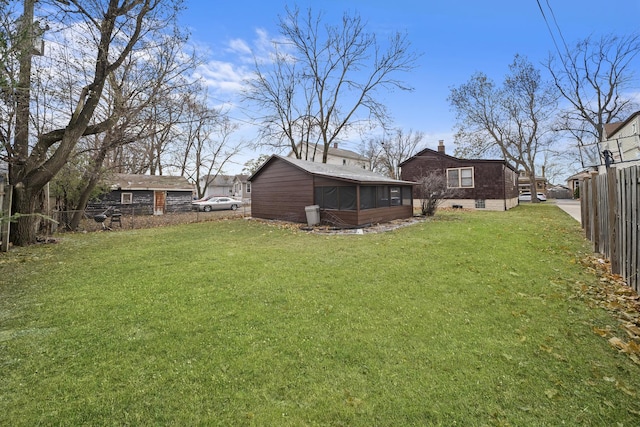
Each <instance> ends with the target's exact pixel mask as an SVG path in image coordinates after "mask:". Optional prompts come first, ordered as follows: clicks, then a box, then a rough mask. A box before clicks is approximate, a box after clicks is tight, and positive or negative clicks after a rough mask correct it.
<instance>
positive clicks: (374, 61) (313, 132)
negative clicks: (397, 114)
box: [246, 8, 417, 163]
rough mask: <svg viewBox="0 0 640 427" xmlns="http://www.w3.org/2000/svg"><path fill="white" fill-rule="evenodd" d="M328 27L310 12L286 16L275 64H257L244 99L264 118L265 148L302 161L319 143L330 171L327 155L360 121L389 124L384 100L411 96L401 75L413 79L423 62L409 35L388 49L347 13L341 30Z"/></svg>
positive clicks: (396, 39) (399, 37)
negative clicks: (398, 93)
mask: <svg viewBox="0 0 640 427" xmlns="http://www.w3.org/2000/svg"><path fill="white" fill-rule="evenodd" d="M323 19H324V16H323V15H322V14H315V13H313V12H312V11H311V10H310V9H309V10H308V11H307V12H306V13H302V12H300V10H299V9H297V8H293V9H290V8H287V9H286V13H285V14H284V16H282V17H281V18H280V22H279V28H280V33H281V36H282V39H281V40H279V41H278V42H277V44H276V47H275V53H274V55H273V56H272V62H271V63H260V62H258V61H256V73H255V78H254V79H253V80H252V81H251V82H250V88H249V90H248V92H247V94H246V98H247V99H248V100H250V101H252V102H254V103H255V104H256V105H257V106H259V107H260V109H261V111H264V112H265V113H264V115H262V116H260V117H256V118H255V119H256V120H257V121H259V122H260V123H261V124H262V125H263V126H264V128H265V132H264V133H263V135H262V137H263V141H262V143H263V144H271V145H275V146H277V147H278V148H290V149H291V150H292V151H293V152H294V153H295V155H296V157H298V158H303V155H304V151H303V150H301V149H300V148H299V147H301V146H305V144H306V145H307V146H309V144H315V143H316V141H317V142H318V143H319V144H320V145H321V148H322V162H324V163H326V161H327V153H328V150H329V147H330V146H331V145H332V144H333V143H334V142H337V141H338V140H339V138H340V137H341V136H343V135H345V134H346V132H347V131H348V130H349V129H350V127H353V126H354V125H355V124H356V123H357V122H358V121H374V122H377V123H382V124H386V123H387V122H388V121H389V114H388V111H387V109H386V106H385V104H384V102H382V101H381V100H380V99H379V98H378V95H379V92H380V91H383V90H384V91H392V90H395V89H401V90H411V88H410V87H408V86H407V85H406V84H404V83H403V82H402V81H401V80H399V74H401V73H404V72H408V71H411V70H412V69H413V68H414V67H415V62H416V59H417V56H416V54H415V53H414V52H412V51H411V50H410V43H409V41H408V38H407V36H406V35H405V34H400V33H395V34H393V35H392V36H391V37H390V38H389V40H388V42H387V44H386V45H383V44H382V43H380V42H379V41H378V39H377V38H376V36H375V35H374V34H372V33H369V32H367V31H366V28H365V23H364V22H363V21H362V19H361V18H360V17H359V16H357V15H353V16H352V15H349V14H346V13H345V15H344V16H343V18H342V21H341V22H340V23H339V24H337V25H330V24H327V23H325V22H324V21H323Z"/></svg>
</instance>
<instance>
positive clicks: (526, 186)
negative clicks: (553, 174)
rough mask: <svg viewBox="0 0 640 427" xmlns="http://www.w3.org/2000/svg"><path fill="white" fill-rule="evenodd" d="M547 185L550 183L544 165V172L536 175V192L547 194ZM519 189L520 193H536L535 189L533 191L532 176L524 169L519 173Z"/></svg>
mask: <svg viewBox="0 0 640 427" xmlns="http://www.w3.org/2000/svg"><path fill="white" fill-rule="evenodd" d="M547 185H548V181H547V178H546V177H545V176H544V167H543V168H542V174H541V175H540V176H537V175H536V191H535V192H536V193H542V194H544V195H545V196H546V195H547ZM518 191H519V192H520V193H527V192H531V193H534V192H533V191H531V178H530V177H529V174H528V173H527V172H525V171H522V170H521V171H520V174H519V175H518Z"/></svg>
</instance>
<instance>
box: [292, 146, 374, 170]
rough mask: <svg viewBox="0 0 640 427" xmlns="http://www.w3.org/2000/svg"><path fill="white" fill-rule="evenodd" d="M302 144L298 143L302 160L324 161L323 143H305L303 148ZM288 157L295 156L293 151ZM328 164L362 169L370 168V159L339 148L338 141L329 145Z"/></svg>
mask: <svg viewBox="0 0 640 427" xmlns="http://www.w3.org/2000/svg"><path fill="white" fill-rule="evenodd" d="M300 146H301V144H298V150H299V151H300V152H302V158H301V160H306V161H308V162H315V163H322V149H323V145H322V144H317V145H316V144H304V145H303V146H302V148H301V147H300ZM287 157H291V158H295V154H294V153H293V151H291V153H289V155H288V156H287ZM327 164H328V165H343V166H355V167H360V168H362V169H366V170H368V169H369V160H368V159H367V158H366V157H364V156H362V155H360V154H358V153H356V152H354V151H351V150H345V149H343V148H338V143H337V142H336V143H334V144H333V146H331V147H329V151H328V152H327Z"/></svg>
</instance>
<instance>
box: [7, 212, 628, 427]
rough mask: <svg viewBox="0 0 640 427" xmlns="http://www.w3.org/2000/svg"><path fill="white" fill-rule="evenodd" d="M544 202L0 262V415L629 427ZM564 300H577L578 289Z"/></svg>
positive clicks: (87, 248) (572, 229) (599, 318)
mask: <svg viewBox="0 0 640 427" xmlns="http://www.w3.org/2000/svg"><path fill="white" fill-rule="evenodd" d="M589 252H590V248H589V244H588V243H587V242H586V241H584V239H583V238H582V237H581V231H580V228H579V225H578V224H577V223H576V222H575V221H574V220H573V219H571V218H570V217H569V216H568V215H566V214H564V213H563V212H562V211H560V210H559V209H558V208H557V207H555V206H553V205H528V206H521V207H518V208H515V209H512V210H510V211H509V212H474V213H471V212H459V213H439V214H438V215H437V217H436V218H435V220H430V221H425V222H422V223H419V224H416V225H413V226H409V227H405V228H402V229H398V230H395V231H391V232H387V233H381V234H364V235H319V234H306V233H304V232H299V231H298V232H297V231H295V229H292V228H290V227H278V226H274V225H266V224H263V223H260V222H257V221H250V220H243V219H238V220H227V221H219V222H206V223H199V224H189V225H183V226H175V227H166V228H156V229H150V230H134V231H123V232H113V233H102V232H100V233H93V234H77V235H64V236H63V237H62V239H61V242H60V243H57V244H50V245H43V246H37V247H29V248H18V249H15V250H13V251H12V252H11V253H9V254H3V255H0V281H1V285H0V424H1V425H8V426H9V425H10V426H33V425H38V424H43V425H180V426H187V425H223V426H241V425H255V426H307V425H316V426H318V425H327V426H343V425H344V426H374V425H377V426H409V425H420V426H422V425H446V426H451V425H460V426H475V425H512V426H529V425H547V426H558V425H563V424H564V425H593V426H611V425H613V426H615V425H624V426H635V425H639V424H640V399H639V396H638V395H637V392H638V390H640V366H638V365H635V364H634V363H633V362H632V361H631V360H630V359H629V358H628V357H626V356H625V355H624V354H620V353H618V352H617V351H616V350H615V349H614V348H613V347H612V346H611V345H609V343H608V342H607V340H606V339H605V338H602V337H600V336H598V335H597V334H596V333H594V331H593V330H594V328H599V329H602V328H606V327H611V328H614V329H616V328H618V321H617V320H615V319H614V318H613V317H612V316H611V315H610V314H609V313H606V312H605V311H603V310H601V309H597V308H589V304H587V301H585V300H583V299H582V298H581V297H580V294H581V289H582V287H583V286H584V285H586V286H597V284H598V278H597V277H595V276H592V275H590V274H589V273H587V272H586V271H585V270H584V268H583V267H582V266H581V265H580V263H579V262H576V261H578V260H580V259H581V258H582V257H584V256H585V255H587V254H589ZM583 290H584V289H583Z"/></svg>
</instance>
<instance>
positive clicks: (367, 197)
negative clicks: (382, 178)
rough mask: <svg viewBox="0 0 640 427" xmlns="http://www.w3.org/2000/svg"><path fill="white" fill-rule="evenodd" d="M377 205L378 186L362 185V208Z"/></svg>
mask: <svg viewBox="0 0 640 427" xmlns="http://www.w3.org/2000/svg"><path fill="white" fill-rule="evenodd" d="M375 207H376V187H374V186H372V185H366V186H362V187H360V209H373V208H375Z"/></svg>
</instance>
